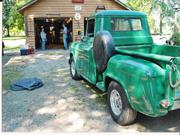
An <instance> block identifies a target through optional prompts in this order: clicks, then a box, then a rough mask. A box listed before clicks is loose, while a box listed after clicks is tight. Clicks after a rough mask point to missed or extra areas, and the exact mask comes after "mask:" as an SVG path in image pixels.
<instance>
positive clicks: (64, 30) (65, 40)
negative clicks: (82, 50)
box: [62, 24, 68, 50]
mask: <svg viewBox="0 0 180 135" xmlns="http://www.w3.org/2000/svg"><path fill="white" fill-rule="evenodd" d="M62 26H63V43H64V49H65V50H66V49H68V47H67V37H68V29H67V27H66V26H65V24H63V25H62Z"/></svg>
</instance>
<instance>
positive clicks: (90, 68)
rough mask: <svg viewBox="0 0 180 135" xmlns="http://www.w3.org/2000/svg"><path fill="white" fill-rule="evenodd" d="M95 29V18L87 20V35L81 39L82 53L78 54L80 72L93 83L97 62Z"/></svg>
mask: <svg viewBox="0 0 180 135" xmlns="http://www.w3.org/2000/svg"><path fill="white" fill-rule="evenodd" d="M94 29H95V19H89V20H88V21H87V30H86V35H85V37H84V38H83V39H82V40H81V44H80V48H81V53H79V56H78V57H79V62H81V64H80V67H79V72H80V73H81V74H82V75H83V77H84V78H86V79H87V80H89V81H90V82H91V83H95V80H96V79H95V74H94V68H95V64H94V60H93V40H94Z"/></svg>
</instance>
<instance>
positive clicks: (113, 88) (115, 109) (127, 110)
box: [107, 81, 137, 126]
mask: <svg viewBox="0 0 180 135" xmlns="http://www.w3.org/2000/svg"><path fill="white" fill-rule="evenodd" d="M107 100H108V106H109V110H110V113H111V117H112V118H113V120H114V121H115V122H117V123H118V124H120V125H122V126H125V125H129V124H131V123H133V122H134V121H135V119H136V116H137V112H136V111H135V110H134V109H132V108H131V106H130V104H129V102H128V99H127V97H126V95H125V92H124V90H123V89H122V87H121V86H120V85H119V84H118V83H117V82H115V81H112V82H111V83H110V85H109V87H108V99H107Z"/></svg>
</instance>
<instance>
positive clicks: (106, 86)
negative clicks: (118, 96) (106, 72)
mask: <svg viewBox="0 0 180 135" xmlns="http://www.w3.org/2000/svg"><path fill="white" fill-rule="evenodd" d="M111 81H115V82H117V83H118V84H119V85H120V86H121V88H123V89H124V87H123V86H122V84H121V83H120V82H119V81H117V80H114V79H112V78H110V77H106V79H105V88H106V91H107V90H108V87H109V84H110V82H111Z"/></svg>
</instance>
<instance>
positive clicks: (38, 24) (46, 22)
mask: <svg viewBox="0 0 180 135" xmlns="http://www.w3.org/2000/svg"><path fill="white" fill-rule="evenodd" d="M63 23H65V24H66V27H67V29H68V38H67V42H68V45H69V44H70V42H72V37H73V35H72V18H69V17H64V18H35V19H34V24H35V47H36V49H41V37H40V33H41V29H42V27H43V28H44V31H45V33H46V37H47V42H46V49H63V48H64V46H63V33H62V31H63V27H62V24H63Z"/></svg>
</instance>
